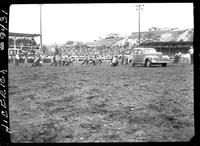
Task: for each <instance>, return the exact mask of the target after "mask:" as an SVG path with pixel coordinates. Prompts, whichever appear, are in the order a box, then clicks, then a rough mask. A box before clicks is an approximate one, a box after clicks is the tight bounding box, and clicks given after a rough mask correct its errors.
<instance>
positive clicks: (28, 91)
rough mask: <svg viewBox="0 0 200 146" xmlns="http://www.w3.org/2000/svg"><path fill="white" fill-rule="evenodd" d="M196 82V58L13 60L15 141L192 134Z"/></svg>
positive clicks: (11, 96) (128, 139)
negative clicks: (134, 62)
mask: <svg viewBox="0 0 200 146" xmlns="http://www.w3.org/2000/svg"><path fill="white" fill-rule="evenodd" d="M193 86H194V85H193V65H191V64H175V65H174V64H172V63H169V64H168V66H167V67H160V66H159V67H150V68H146V67H143V66H136V67H131V66H130V65H124V66H118V67H110V66H109V65H108V63H103V64H102V65H101V66H80V64H76V65H74V66H70V67H49V64H45V65H44V66H43V67H42V68H31V64H28V65H24V64H20V67H18V68H17V67H15V66H14V65H13V64H9V88H8V90H9V110H10V128H11V132H12V134H11V141H12V142H13V143H16V142H17V143H19V142H22V143H24V142H27V143H36V142H37V143H40V142H41V143H42V142H56V143H65V142H161V141H162V142H166V141H189V140H190V139H191V138H192V137H193V136H194V111H193V95H194V94H193Z"/></svg>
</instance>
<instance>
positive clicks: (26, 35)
mask: <svg viewBox="0 0 200 146" xmlns="http://www.w3.org/2000/svg"><path fill="white" fill-rule="evenodd" d="M9 36H14V37H37V36H40V34H28V33H14V32H9Z"/></svg>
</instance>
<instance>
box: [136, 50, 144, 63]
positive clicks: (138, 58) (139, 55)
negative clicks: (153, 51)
mask: <svg viewBox="0 0 200 146" xmlns="http://www.w3.org/2000/svg"><path fill="white" fill-rule="evenodd" d="M142 54H143V52H142V50H138V51H137V62H139V63H142V61H143V55H142Z"/></svg>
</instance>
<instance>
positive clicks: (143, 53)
mask: <svg viewBox="0 0 200 146" xmlns="http://www.w3.org/2000/svg"><path fill="white" fill-rule="evenodd" d="M131 56H132V58H133V60H132V66H134V65H135V64H143V65H145V66H146V67H150V66H152V65H162V66H163V67H165V66H167V63H168V61H167V60H166V59H164V58H162V53H161V52H156V50H155V49H154V48H134V49H133V52H132V53H131Z"/></svg>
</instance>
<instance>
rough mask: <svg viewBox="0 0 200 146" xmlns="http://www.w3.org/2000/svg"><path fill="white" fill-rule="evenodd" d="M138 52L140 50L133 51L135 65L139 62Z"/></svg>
mask: <svg viewBox="0 0 200 146" xmlns="http://www.w3.org/2000/svg"><path fill="white" fill-rule="evenodd" d="M137 51H138V50H133V54H132V57H133V59H134V63H137V62H138V61H137Z"/></svg>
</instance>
